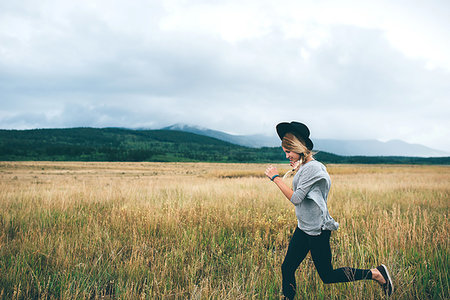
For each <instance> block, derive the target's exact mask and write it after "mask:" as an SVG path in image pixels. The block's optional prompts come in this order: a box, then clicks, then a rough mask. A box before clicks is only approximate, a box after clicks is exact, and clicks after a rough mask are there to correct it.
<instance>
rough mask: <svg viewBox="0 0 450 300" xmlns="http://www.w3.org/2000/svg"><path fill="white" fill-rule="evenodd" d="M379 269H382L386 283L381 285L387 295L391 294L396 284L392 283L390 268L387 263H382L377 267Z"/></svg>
mask: <svg viewBox="0 0 450 300" xmlns="http://www.w3.org/2000/svg"><path fill="white" fill-rule="evenodd" d="M377 270H378V271H380V273H381V275H383V278H384V280H385V281H386V283H384V284H382V285H381V287H382V288H383V291H384V293H385V294H386V295H388V296H390V295H391V294H392V292H393V291H394V285H393V284H392V279H391V276H389V272H388V269H387V268H386V266H385V265H383V264H382V265H381V266H378V267H377Z"/></svg>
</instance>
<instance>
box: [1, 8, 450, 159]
mask: <svg viewBox="0 0 450 300" xmlns="http://www.w3.org/2000/svg"><path fill="white" fill-rule="evenodd" d="M448 15H450V1H448V0H442V1H438V0H429V1H422V0H420V1H419V0H397V1H392V0H378V1H362V0H353V1H349V0H341V1H321V0H313V1H305V0H292V1H287V0H286V1H285V0H279V1H273V0H272V1H267V0H249V1H245V0H239V1H234V0H231V1H225V0H223V1H221V0H208V1H206V0H191V1H187V0H161V1H156V0H154V1H144V0H134V1H118V0H90V1H88V0H65V1H57V0H40V1H34V0H21V1H6V0H0V128H2V129H30V128H67V127H80V126H83V127H128V128H149V129H157V128H161V127H165V126H169V125H172V124H175V123H184V124H189V125H197V126H201V127H205V128H209V129H214V130H220V131H224V132H227V133H231V134H265V135H274V134H275V129H274V128H275V125H276V124H277V123H279V122H282V121H293V120H295V121H300V122H304V123H305V124H307V125H308V127H309V128H310V130H311V137H312V138H313V139H314V138H328V139H354V140H360V139H377V140H381V141H388V140H392V139H399V140H403V141H405V142H409V143H418V144H422V145H425V146H428V147H431V148H435V149H439V150H444V151H447V152H450V118H449V116H450V19H449V18H448Z"/></svg>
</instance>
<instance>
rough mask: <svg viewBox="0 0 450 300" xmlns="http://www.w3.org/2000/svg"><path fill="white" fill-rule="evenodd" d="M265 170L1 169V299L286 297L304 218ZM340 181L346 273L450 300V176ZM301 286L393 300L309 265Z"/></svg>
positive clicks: (414, 170) (320, 293)
mask: <svg viewBox="0 0 450 300" xmlns="http://www.w3.org/2000/svg"><path fill="white" fill-rule="evenodd" d="M279 167H280V169H282V170H283V171H287V169H288V168H287V166H279ZM264 169H265V166H264V165H258V164H249V165H244V164H203V163H196V164H194V163H82V162H77V163H70V162H20V163H19V162H3V163H0V178H1V180H0V205H1V206H0V207H1V209H0V295H1V298H3V299H60V298H61V299H83V298H90V299H92V298H96V299H104V298H117V299H139V298H141V299H163V298H164V299H166V298H168V299H186V298H187V299H279V297H280V295H281V291H280V286H281V271H280V266H281V263H282V260H283V258H284V254H285V251H286V248H287V244H288V242H289V239H290V236H291V234H292V232H293V230H294V228H295V226H296V219H295V214H294V212H293V206H292V205H291V204H290V203H289V202H288V201H287V200H286V199H284V198H283V196H282V195H281V193H280V192H279V191H278V190H277V188H276V187H275V185H273V184H272V183H271V182H270V181H269V180H267V179H266V178H264V176H263V172H264ZM328 170H329V172H330V174H331V177H332V181H333V186H332V190H331V193H330V198H329V208H330V212H331V215H332V216H333V217H334V218H335V219H336V220H337V221H338V222H339V223H340V229H339V230H338V231H337V232H335V233H333V235H332V240H331V242H332V250H333V254H334V257H333V264H334V266H335V267H340V266H354V267H361V268H369V267H373V266H376V265H378V264H380V263H385V264H386V265H387V266H388V267H389V269H390V270H391V273H392V274H391V275H392V277H393V279H394V283H395V286H396V291H395V294H394V295H393V296H392V299H448V298H449V297H450V293H449V266H450V258H449V235H448V229H449V221H448V210H449V198H450V197H449V194H450V185H449V183H450V167H440V166H434V167H431V166H419V167H417V166H353V165H330V166H328ZM289 180H291V179H289ZM297 283H298V298H299V299H381V298H383V296H382V294H381V289H380V288H379V286H378V285H377V284H375V283H374V282H372V281H360V282H356V283H346V284H344V283H342V284H333V285H324V284H322V282H321V281H320V279H319V277H318V275H317V273H316V271H315V269H314V266H313V264H312V261H311V259H310V258H309V257H307V259H305V261H304V262H303V263H302V264H301V266H300V268H299V270H298V272H297Z"/></svg>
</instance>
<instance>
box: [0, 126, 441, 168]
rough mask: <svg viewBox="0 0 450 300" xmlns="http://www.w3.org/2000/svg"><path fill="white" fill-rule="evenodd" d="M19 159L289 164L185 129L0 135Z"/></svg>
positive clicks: (330, 159) (271, 152)
mask: <svg viewBox="0 0 450 300" xmlns="http://www.w3.org/2000/svg"><path fill="white" fill-rule="evenodd" d="M315 157H316V158H317V159H318V160H320V161H321V162H323V163H358V164H380V163H382V164H441V165H449V164H450V157H440V158H420V157H391V156H389V157H388V156H386V157H379V156H378V157H366V156H339V155H336V154H332V153H328V152H325V151H320V152H319V153H318V154H316V155H315ZM19 160H27V161H43V160H48V161H160V162H186V161H189V162H223V163H229V162H237V163H281V162H283V163H286V159H285V154H284V153H283V151H282V150H281V148H280V146H279V145H278V146H277V147H262V148H250V147H244V146H240V145H236V144H233V143H229V142H225V141H222V140H220V139H217V138H212V137H208V136H205V135H199V134H195V133H191V132H184V131H180V130H133V129H124V128H89V127H87V128H61V129H32V130H0V161H19Z"/></svg>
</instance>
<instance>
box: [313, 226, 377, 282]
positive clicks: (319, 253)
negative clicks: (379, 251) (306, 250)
mask: <svg viewBox="0 0 450 300" xmlns="http://www.w3.org/2000/svg"><path fill="white" fill-rule="evenodd" d="M330 235H331V231H329V230H324V231H322V234H320V235H318V236H310V237H309V240H310V245H311V246H310V247H311V257H312V259H313V261H314V265H315V266H316V269H317V272H318V273H319V276H320V278H321V279H322V281H323V282H324V283H335V282H349V281H355V280H362V279H372V272H371V271H370V270H369V269H355V268H350V267H344V268H339V269H333V266H332V264H331V248H330Z"/></svg>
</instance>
